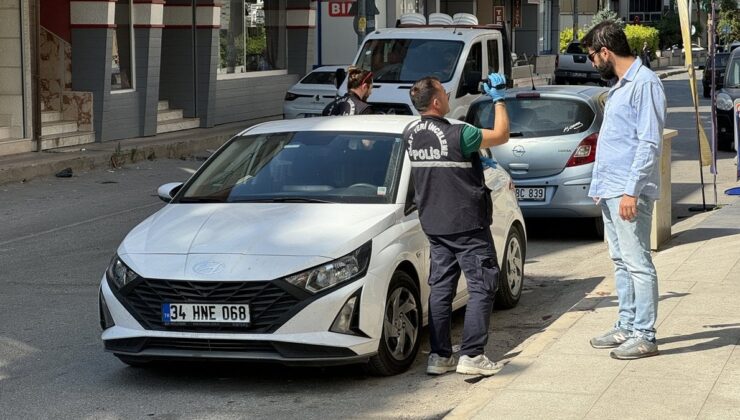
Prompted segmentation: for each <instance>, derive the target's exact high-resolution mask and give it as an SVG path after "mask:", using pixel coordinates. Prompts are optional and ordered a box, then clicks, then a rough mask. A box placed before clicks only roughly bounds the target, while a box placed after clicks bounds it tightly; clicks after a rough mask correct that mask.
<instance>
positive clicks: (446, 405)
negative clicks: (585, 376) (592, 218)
mask: <svg viewBox="0 0 740 420" xmlns="http://www.w3.org/2000/svg"><path fill="white" fill-rule="evenodd" d="M672 83H675V86H674V85H671V86H673V87H674V89H667V91H668V94H669V104H670V105H671V106H672V107H676V108H678V109H683V107H686V106H688V105H689V102H688V94H687V93H686V94H685V95H684V92H683V89H685V90H688V89H687V86H686V81H685V80H683V81H681V76H679V77H674V78H671V79H668V80H667V81H666V85H667V86H668V85H669V84H672ZM681 86H683V87H684V88H683V89H681V88H680V87H681ZM679 123H680V124H687V122H686V115H684V114H682V113H681V112H675V113H671V114H669V124H668V125H669V126H671V124H676V125H678V124H679ZM680 129H681V130H682V131H689V130H688V128H684V127H683V126H682V127H681V128H680ZM691 141H692V139H691V136H690V135H686V134H684V133H683V132H682V133H681V135H680V136H679V138H678V139H677V140H676V141H675V143H674V158H677V159H676V163H674V176H675V177H676V178H677V179H678V180H680V182H678V184H680V185H678V186H677V185H676V184H674V201H676V205H675V206H674V210H676V211H680V212H683V211H684V207H686V209H687V208H688V207H689V206H690V205H691V204H696V201H695V198H696V197H697V194H698V192H699V189H698V188H697V182H698V165H696V164H695V162H692V161H691V159H692V156H694V158H695V156H696V154H695V153H694V154H693V155H692V150H696V147H695V143H693V144H692V143H691ZM729 160H730V157H729V154H727V156H724V157H723V158H722V161H721V163H722V165H723V167H729V166H728V165H730V166H731V163H728V161H729ZM200 163H201V162H198V161H174V160H159V161H152V162H143V163H141V164H138V165H134V166H129V167H126V168H124V169H121V170H116V171H108V170H98V171H93V172H89V173H81V174H75V176H74V177H72V178H53V177H52V178H45V179H38V180H34V181H32V182H29V183H25V184H15V185H6V186H3V187H0V220H2V221H3V222H4V223H1V224H0V407H2V411H1V414H0V417H3V418H13V419H16V418H50V417H53V418H76V419H78V418H79V419H86V418H91V419H93V418H95V419H109V418H110V419H114V418H153V419H175V418H185V419H190V418H268V417H269V418H302V419H303V418H388V417H393V418H441V417H442V416H444V414H445V413H447V412H449V411H450V410H451V409H452V408H454V407H455V405H456V404H457V403H459V402H460V401H461V400H462V399H464V398H465V397H466V396H467V394H468V393H469V392H470V391H471V389H472V387H474V383H475V382H476V380H477V379H476V378H470V377H463V376H459V375H456V374H449V375H444V376H441V377H429V376H426V375H425V374H424V365H425V362H426V355H427V353H428V345H427V344H426V343H427V341H428V337H427V336H426V331H425V332H424V335H423V337H422V340H423V343H424V345H423V347H422V350H421V353H420V355H419V357H418V358H417V360H416V362H415V364H414V366H413V367H412V368H411V370H410V371H409V372H407V373H405V374H402V375H398V376H396V377H392V378H376V377H370V376H367V375H366V374H365V373H364V372H363V371H362V369H360V368H357V367H337V368H294V367H290V368H288V367H282V366H279V365H271V364H192V363H188V364H171V365H164V366H160V367H157V368H154V369H138V368H131V367H127V366H126V365H124V364H122V363H121V362H119V361H118V360H117V359H116V358H114V357H113V356H112V355H110V354H108V353H105V352H104V351H103V348H102V343H101V341H100V326H99V324H98V312H97V293H98V284H99V281H100V278H101V275H102V274H103V271H104V269H105V267H106V266H107V264H108V262H109V260H110V258H111V256H112V255H113V253H114V251H115V249H116V248H117V246H118V244H119V242H120V241H121V239H122V238H123V237H124V236H125V234H126V233H127V232H128V231H129V230H130V229H131V228H132V227H133V226H135V225H136V224H137V223H139V222H140V221H141V220H143V219H144V218H146V217H147V216H148V215H150V214H152V213H153V212H155V211H156V210H157V209H159V208H160V207H161V206H162V205H163V203H162V202H161V201H159V199H158V198H157V197H156V192H155V191H156V187H157V186H159V185H160V184H163V183H165V182H170V181H179V180H184V179H185V178H187V177H188V176H189V174H190V173H192V171H193V170H194V169H195V168H197V166H198V165H199V164H200ZM692 164H693V166H692ZM692 168H696V169H695V172H694V175H695V176H693V177H692V173H691V169H692ZM725 172H727V171H725ZM725 181H726V182H730V181H729V177H728V178H727V180H725V179H724V178H723V182H725ZM699 203H700V201H699ZM680 212H679V214H678V215H674V216H675V217H674V218H675V219H676V220H678V219H679V217H681V218H683V217H684V216H689V215H691V213H689V212H688V210H686V211H685V215H684V213H680ZM590 228H591V226H590V224H588V223H581V222H577V221H563V222H555V223H553V221H534V220H531V221H528V230H529V234H530V241H529V249H528V254H527V265H526V269H525V270H526V283H525V289H524V295H523V297H522V300H521V302H520V305H519V306H518V307H517V308H515V309H512V310H509V311H496V312H494V314H493V321H492V334H491V339H490V341H489V344H488V348H487V353H488V354H489V356H491V357H492V358H494V359H502V358H508V357H513V356H515V355H516V354H517V353H518V351H519V350H520V349H521V348H522V346H526V340H527V339H528V338H530V337H531V336H533V335H534V334H537V333H538V332H540V331H542V329H543V328H545V327H546V326H547V325H549V324H550V323H551V322H552V321H554V320H555V319H557V317H558V316H559V315H561V314H562V313H564V312H565V311H567V310H568V309H569V308H570V307H571V306H572V305H573V304H575V303H576V302H578V301H579V300H580V299H581V298H582V297H583V296H584V295H585V294H586V293H588V292H590V291H591V290H592V289H593V288H594V287H595V286H596V285H597V284H598V283H599V282H600V281H601V280H602V279H603V278H604V276H606V275H607V273H608V272H609V270H610V262H609V260H608V257H607V254H606V246H605V245H604V244H603V243H602V242H601V241H598V240H595V239H594V238H593V237H592V236H590ZM461 315H462V314H461V313H457V314H456V315H455V325H454V338H453V339H454V340H458V341H459V337H460V333H461V325H462V316H461Z"/></svg>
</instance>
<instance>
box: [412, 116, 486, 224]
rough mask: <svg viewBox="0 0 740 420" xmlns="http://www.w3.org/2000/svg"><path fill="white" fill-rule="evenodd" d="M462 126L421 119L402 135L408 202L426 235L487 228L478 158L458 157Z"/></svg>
mask: <svg viewBox="0 0 740 420" xmlns="http://www.w3.org/2000/svg"><path fill="white" fill-rule="evenodd" d="M463 127H464V125H463V124H458V125H452V124H450V123H449V121H447V120H446V119H444V118H438V117H428V116H425V117H422V118H421V120H419V121H416V122H414V123H411V124H410V125H409V126H408V127H406V129H405V130H404V133H403V138H404V140H405V141H406V145H407V152H408V155H409V158H410V159H411V175H412V177H413V180H414V188H415V190H416V195H415V197H414V198H415V201H416V206H417V208H418V209H419V220H420V221H421V227H422V229H423V230H424V233H426V234H427V235H449V234H453V233H461V232H468V231H472V230H476V229H482V228H488V227H489V226H491V223H492V215H493V212H492V208H493V204H492V202H491V194H490V193H491V190H490V189H488V187H487V186H486V183H485V178H484V175H483V165H482V163H481V160H480V155H479V154H478V153H473V154H472V155H471V156H470V157H465V156H463V153H462V149H461V148H460V140H461V137H462V129H463Z"/></svg>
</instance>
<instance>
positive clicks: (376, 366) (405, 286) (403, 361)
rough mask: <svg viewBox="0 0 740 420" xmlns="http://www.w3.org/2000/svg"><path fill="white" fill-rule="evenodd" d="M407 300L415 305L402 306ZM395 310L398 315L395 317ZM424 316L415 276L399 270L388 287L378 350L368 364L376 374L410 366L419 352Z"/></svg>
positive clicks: (393, 372) (385, 374)
mask: <svg viewBox="0 0 740 420" xmlns="http://www.w3.org/2000/svg"><path fill="white" fill-rule="evenodd" d="M407 304H410V305H411V307H410V308H408V307H407V308H406V309H407V310H403V309H401V308H403V307H405V306H406V305H407ZM395 313H397V314H398V316H396V317H395V318H394V314H395ZM401 314H403V315H404V316H403V317H402V316H401ZM421 316H422V307H421V298H420V297H419V288H418V287H417V286H416V283H414V280H413V279H412V278H411V276H409V275H408V274H406V273H405V272H403V271H396V272H395V273H393V277H392V278H391V283H390V286H389V287H388V297H387V298H386V303H385V310H384V311H383V327H382V328H383V333H382V334H381V337H380V343H379V344H378V354H376V355H375V356H373V357H371V358H370V360H369V362H368V364H367V370H368V371H369V372H370V373H372V374H373V375H376V376H392V375H397V374H399V373H403V372H405V371H406V370H408V368H409V367H410V366H411V364H412V363H413V362H414V359H416V354H417V353H418V352H419V344H420V341H421V340H420V338H421V326H422V318H421ZM399 331H400V332H401V334H399ZM404 333H406V334H404ZM408 334H410V336H409V335H408ZM401 337H403V339H401ZM406 337H409V338H406ZM409 339H410V342H408V341H409Z"/></svg>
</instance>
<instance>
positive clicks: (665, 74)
mask: <svg viewBox="0 0 740 420" xmlns="http://www.w3.org/2000/svg"><path fill="white" fill-rule="evenodd" d="M681 73H686V70H685V69H678V70H669V71H666V72H662V73H658V77H659V78H661V79H665V78H666V77H670V76H675V75H677V74H681Z"/></svg>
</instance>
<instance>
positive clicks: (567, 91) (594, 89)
mask: <svg viewBox="0 0 740 420" xmlns="http://www.w3.org/2000/svg"><path fill="white" fill-rule="evenodd" d="M608 91H609V88H605V87H601V86H593V85H547V86H537V89H536V90H532V87H531V86H529V87H517V88H513V89H508V90H507V91H506V96H507V97H512V96H516V95H517V94H519V93H539V94H540V95H543V96H548V95H570V96H576V97H580V98H581V99H584V100H589V99H594V98H597V97H599V96H600V95H602V94H604V93H606V92H608ZM490 99H491V98H489V97H488V96H487V95H482V96H481V97H480V98H478V99H477V100H475V102H473V103H478V102H484V101H489V100H490Z"/></svg>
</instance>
